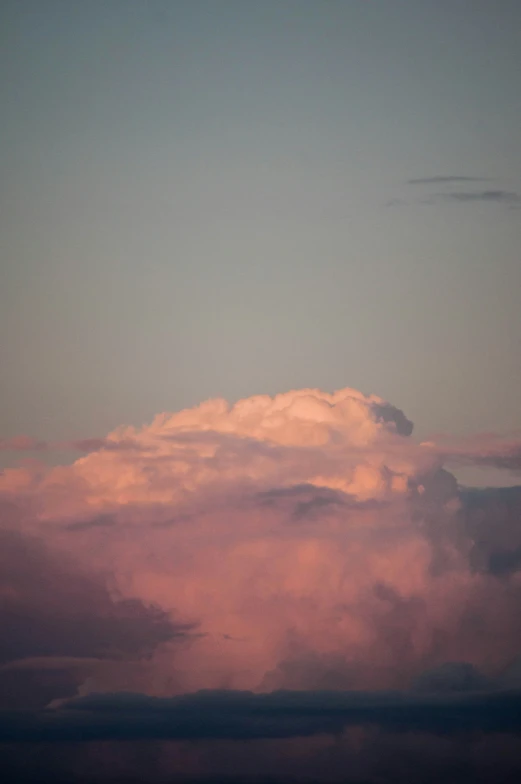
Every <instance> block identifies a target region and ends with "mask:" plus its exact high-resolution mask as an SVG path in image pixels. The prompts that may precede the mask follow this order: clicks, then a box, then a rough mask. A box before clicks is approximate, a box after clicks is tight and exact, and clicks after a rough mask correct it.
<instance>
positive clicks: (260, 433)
mask: <svg viewBox="0 0 521 784" xmlns="http://www.w3.org/2000/svg"><path fill="white" fill-rule="evenodd" d="M411 431H412V425H411V423H410V422H409V420H408V419H407V418H406V417H405V415H404V414H403V413H402V412H401V411H400V410H399V409H396V408H394V407H393V406H391V405H389V404H388V403H386V402H385V401H383V400H382V399H380V398H378V397H375V396H371V397H366V396H364V395H362V394H361V393H359V392H356V391H354V390H350V389H345V390H340V391H338V392H335V393H333V394H328V393H324V392H320V391H318V390H311V389H307V390H300V391H295V392H290V393H287V394H282V395H277V396H276V397H274V398H271V397H268V396H258V397H253V398H249V399H246V400H242V401H239V402H238V403H236V404H235V405H233V406H229V405H228V404H227V403H226V402H225V401H223V400H213V401H208V402H207V403H204V404H202V405H201V406H198V407H196V408H193V409H188V410H185V411H181V412H179V413H176V414H162V415H160V416H158V417H156V419H155V420H154V421H153V422H152V423H151V424H150V425H149V426H146V427H143V428H141V429H136V428H130V427H122V428H120V429H118V430H116V431H114V432H113V433H111V434H109V435H108V436H107V437H106V438H103V439H88V440H85V441H83V442H82V443H81V448H82V449H83V450H84V451H86V452H87V454H85V455H84V456H83V457H80V459H78V460H77V461H76V462H75V463H73V464H72V465H69V466H59V467H54V468H48V467H44V466H42V465H40V464H38V463H31V464H30V465H26V466H21V467H18V468H13V469H8V470H6V471H5V472H4V473H3V475H2V476H0V492H1V494H2V498H3V502H4V505H5V510H6V512H5V515H4V519H3V526H4V529H5V530H6V531H7V530H8V531H11V532H13V531H15V532H16V535H17V536H19V537H22V538H24V540H25V539H26V538H27V537H31V538H32V539H36V540H38V541H39V542H41V543H43V545H44V547H45V552H46V553H49V554H50V556H49V557H51V556H52V562H53V564H55V565H56V566H55V567H53V574H56V580H57V581H58V582H59V585H60V586H61V585H63V586H66V585H73V584H74V582H73V581H72V579H70V578H69V577H68V576H65V573H64V568H63V565H64V564H69V563H74V564H75V567H74V569H78V570H80V571H81V572H82V573H83V574H86V575H93V576H95V577H92V579H93V580H94V579H95V582H96V584H98V585H103V591H105V592H106V596H107V597H108V599H109V600H110V602H111V603H113V604H114V607H117V608H119V609H118V610H117V612H116V610H114V612H115V613H116V615H115V617H116V616H117V613H118V612H121V607H123V606H128V605H125V603H128V602H134V603H137V604H135V605H134V606H138V607H139V608H141V609H140V613H141V614H142V615H143V617H145V616H146V618H150V617H151V616H150V614H151V613H152V615H153V617H154V618H155V619H156V620H157V618H158V617H161V618H162V619H163V620H165V619H166V621H167V622H168V624H170V627H169V628H170V631H172V629H173V630H176V629H177V630H179V629H183V630H185V633H183V634H170V635H169V634H166V633H163V636H161V634H158V633H157V626H156V624H155V623H154V624H153V625H152V627H151V629H150V631H149V632H146V634H147V635H148V637H147V642H148V643H149V645H148V649H147V650H146V652H145V651H143V650H139V649H138V647H136V646H135V645H133V644H131V645H130V646H129V645H127V646H126V647H125V646H122V644H121V640H120V638H119V637H118V635H119V634H120V632H119V631H118V628H119V626H118V625H117V624H115V626H114V646H113V648H115V649H117V650H119V651H121V650H122V649H123V652H124V655H123V654H121V656H123V658H124V663H123V664H122V665H121V666H120V667H114V666H113V665H112V664H106V663H107V662H109V660H110V661H112V660H113V659H114V654H113V652H112V653H111V652H110V650H109V649H110V646H106V645H105V647H104V648H103V650H100V646H99V645H96V644H95V642H96V641H98V642H99V640H100V639H101V638H102V634H101V632H100V631H99V630H98V629H97V627H96V628H95V625H94V621H92V624H93V625H92V629H93V631H92V633H91V635H90V638H89V639H90V642H89V644H85V645H83V646H80V647H81V650H80V649H79V648H75V647H74V646H72V647H71V645H69V646H68V647H67V645H64V644H60V645H58V644H57V643H56V644H54V645H51V644H50V643H49V642H48V643H46V644H47V647H46V648H42V647H41V646H40V649H38V648H37V649H36V650H26V649H25V648H24V650H23V651H22V650H20V651H16V652H14V653H13V654H12V658H11V660H10V661H9V662H7V663H6V666H8V667H9V668H10V670H11V671H14V670H15V669H17V668H19V667H20V666H22V665H21V663H20V662H18V663H17V661H16V660H17V657H18V659H20V660H21V659H22V658H25V659H27V657H33V658H34V657H37V659H38V663H37V665H36V664H35V666H38V667H40V668H42V657H50V658H52V657H54V658H55V660H56V661H57V662H58V664H57V665H56V666H57V667H58V666H59V667H62V668H64V667H65V668H67V667H68V668H69V669H71V668H73V665H72V664H71V658H72V659H74V658H75V657H77V658H81V659H82V662H83V664H82V665H81V667H79V666H78V667H76V669H75V672H81V677H80V676H78V678H77V685H78V690H79V694H80V695H84V694H87V693H89V692H92V691H111V692H112V691H121V690H126V689H133V690H135V691H141V692H144V693H147V694H150V695H157V696H169V695H174V694H179V693H183V692H191V691H196V690H198V689H201V688H211V689H249V690H252V691H257V692H263V691H273V690H276V689H281V688H291V689H316V688H319V689H323V688H327V689H339V688H340V689H344V688H349V689H378V688H396V687H407V686H409V685H410V684H411V683H412V682H413V681H414V679H415V678H417V677H418V676H419V675H420V674H421V673H422V672H423V671H425V670H433V669H435V668H436V667H438V666H440V665H443V663H444V662H447V661H463V662H468V663H469V664H471V665H474V666H476V667H478V668H479V669H480V670H481V671H483V673H484V677H486V676H489V677H492V676H496V675H498V674H499V673H500V672H501V671H502V670H503V669H504V668H505V667H507V666H508V665H509V664H510V663H511V662H512V661H513V660H514V659H515V658H516V656H517V655H518V653H519V651H520V650H521V616H520V614H519V612H518V606H519V600H520V597H521V594H520V591H521V582H520V580H519V578H518V574H517V571H516V568H515V565H514V566H512V567H509V568H508V569H507V568H503V569H495V570H494V569H492V568H489V566H490V559H489V561H488V562H487V564H488V565H487V566H486V567H485V568H478V567H477V566H476V561H475V552H476V540H475V538H473V532H472V525H471V524H470V522H469V518H468V517H467V516H466V512H465V510H464V508H463V509H462V499H461V497H460V496H459V495H458V488H457V484H456V482H455V480H454V477H453V476H452V475H451V474H450V473H448V472H447V471H445V470H444V469H443V468H442V467H441V466H442V459H443V450H440V449H436V448H432V447H430V446H429V445H420V444H417V443H415V442H414V441H413V440H412V439H411V438H410V434H411ZM444 450H445V452H447V449H446V448H445V447H444ZM449 451H450V450H449ZM452 451H453V453H454V449H453V450H452ZM10 535H11V534H10ZM493 549H494V548H492V550H493ZM473 554H474V555H473ZM473 558H474V560H473ZM47 579H49V580H50V579H51V578H50V577H49V578H46V580H47ZM11 582H12V581H11ZM9 586H10V584H9V585H7V587H6V591H7V594H8V593H9V590H10V587H9ZM15 588H16V586H15ZM60 590H61V589H60ZM87 593H88V591H87ZM103 601H105V599H104V600H103ZM31 602H33V599H31ZM42 603H43V605H45V607H47V608H49V609H50V608H53V607H58V606H59V607H60V608H62V609H60V613H61V615H60V617H62V616H63V617H65V616H66V609H67V608H69V609H70V612H72V611H73V607H74V603H73V600H72V598H71V597H70V596H69V595H68V593H67V590H64V592H63V595H60V597H59V599H58V597H57V596H55V595H54V594H52V593H51V594H49V595H48V596H47V595H44V597H43V598H42V600H41V602H40V604H38V602H37V600H36V598H34V602H33V605H31V606H34V607H36V608H41V607H42ZM89 606H90V610H89V611H90V612H91V614H92V615H93V616H95V617H100V618H102V617H105V616H104V613H105V614H106V610H105V609H102V606H101V605H100V606H99V607H98V605H97V604H96V602H92V603H91V604H90V605H89ZM35 612H36V611H35ZM41 612H43V615H44V617H45V612H47V610H45V612H44V611H43V610H41V609H38V612H37V613H36V614H37V615H38V613H41ZM158 613H159V616H158ZM118 617H119V616H118ZM140 622H141V621H140ZM147 622H148V621H147ZM118 623H119V621H118ZM103 628H105V627H103ZM188 630H189V633H188ZM143 634H145V631H144V630H143ZM55 635H56V638H57V640H58V639H59V640H62V641H63V639H64V638H66V637H67V636H68V635H70V636H71V637H77V634H76V632H74V630H73V629H72V627H71V628H70V629H69V631H67V628H66V627H64V626H63V625H62V626H59V628H58V627H57V630H56V632H55ZM100 635H101V637H100ZM118 640H119V642H117V641H118ZM145 647H146V646H145ZM60 657H61V658H60ZM63 657H67V664H65V663H64V658H63ZM92 658H96V659H100V658H101V659H102V660H103V661H105V664H106V666H90V665H89V664H88V661H87V660H89V661H90V660H91V659H92ZM59 662H61V663H59ZM23 666H24V667H26V668H27V667H28V666H29V665H28V664H27V662H26V663H25V664H24V665H23ZM60 696H61V695H60V694H57V695H56V697H60Z"/></svg>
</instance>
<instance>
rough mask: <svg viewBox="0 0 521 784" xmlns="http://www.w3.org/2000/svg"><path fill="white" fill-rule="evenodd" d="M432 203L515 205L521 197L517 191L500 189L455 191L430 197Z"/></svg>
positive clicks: (520, 200)
mask: <svg viewBox="0 0 521 784" xmlns="http://www.w3.org/2000/svg"><path fill="white" fill-rule="evenodd" d="M430 200H431V201H443V202H460V203H473V202H495V203H497V204H508V205H515V204H519V203H520V202H521V195H520V194H519V193H517V192H516V191H504V190H500V189H495V190H491V189H489V190H482V191H455V192H452V193H435V194H434V195H433V196H431V197H430Z"/></svg>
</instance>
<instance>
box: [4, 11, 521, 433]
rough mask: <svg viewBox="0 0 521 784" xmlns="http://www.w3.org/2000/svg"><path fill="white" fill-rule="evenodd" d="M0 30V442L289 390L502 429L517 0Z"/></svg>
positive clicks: (517, 107)
mask: <svg viewBox="0 0 521 784" xmlns="http://www.w3.org/2000/svg"><path fill="white" fill-rule="evenodd" d="M0 27H1V29H2V37H3V43H2V47H1V58H2V68H1V74H2V77H1V102H2V117H3V120H2V128H1V131H0V140H1V143H0V164H1V172H2V176H1V198H2V210H1V213H0V243H1V258H2V262H1V264H2V271H1V281H0V322H1V328H2V334H3V340H2V347H1V355H2V369H3V372H2V377H3V378H2V401H1V407H0V433H1V435H2V436H4V437H9V436H14V435H17V434H19V433H28V434H30V435H32V436H36V437H39V438H53V439H61V438H75V437H80V436H90V435H98V434H103V433H105V432H106V431H107V430H109V429H111V428H113V427H115V426H117V425H119V424H121V423H129V424H136V425H139V424H141V423H143V422H146V421H149V420H150V419H151V418H152V417H153V415H154V414H155V413H157V412H159V411H164V410H167V411H175V410H177V409H179V408H182V407H185V406H192V405H195V404H196V403H198V402H199V401H201V400H204V399H206V398H208V397H215V396H224V397H226V398H228V399H230V400H235V399H237V398H240V397H243V396H247V395H251V394H254V393H270V394H273V393H276V392H278V391H285V390H288V389H291V388H299V387H306V386H309V387H320V388H323V389H335V388H339V387H345V386H351V387H354V388H356V389H360V390H362V391H363V392H365V393H375V394H378V395H381V396H382V397H384V398H386V399H388V400H390V401H391V402H392V403H394V404H395V405H397V406H399V407H400V408H402V409H403V410H404V411H405V413H406V414H407V416H408V417H409V418H411V419H412V420H413V421H414V422H415V423H416V431H417V432H418V433H419V434H420V435H423V434H427V433H429V432H440V431H443V432H452V433H455V434H462V433H469V432H475V431H486V430H499V431H508V430H511V429H515V428H519V426H520V419H519V389H520V387H521V316H520V313H521V308H520V307H519V297H520V292H521V263H520V247H521V221H520V218H521V212H520V207H521V97H520V95H521V93H520V91H519V77H520V73H521V3H519V1H518V0H496V2H492V1H491V0H488V1H487V2H485V1H484V0H450V2H449V1H448V0H422V1H421V2H419V1H418V0H393V2H376V0H352V1H348V0H345V2H340V1H335V0H333V1H332V0H320V2H319V1H318V0H316V1H315V2H308V1H307V0H298V2H297V1H296V0H276V1H275V0H262V2H244V1H243V0H219V2H217V0H185V1H184V2H175V0H110V1H109V2H107V0H89V2H83V1H82V0H3V2H2V4H1V10H0ZM411 180H424V181H423V182H410V181H411ZM425 180H430V181H425Z"/></svg>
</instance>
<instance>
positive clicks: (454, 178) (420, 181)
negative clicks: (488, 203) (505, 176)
mask: <svg viewBox="0 0 521 784" xmlns="http://www.w3.org/2000/svg"><path fill="white" fill-rule="evenodd" d="M488 180H489V178H488V177H463V176H460V175H457V174H452V175H449V176H445V177H444V176H441V177H414V178H413V179H411V180H407V185H443V184H444V183H447V184H451V183H454V182H488Z"/></svg>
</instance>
